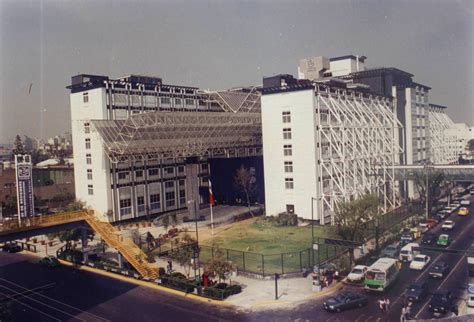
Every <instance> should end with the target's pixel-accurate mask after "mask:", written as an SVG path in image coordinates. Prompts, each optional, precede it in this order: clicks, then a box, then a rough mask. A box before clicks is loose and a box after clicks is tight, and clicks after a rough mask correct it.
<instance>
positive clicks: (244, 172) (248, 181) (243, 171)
mask: <svg viewBox="0 0 474 322" xmlns="http://www.w3.org/2000/svg"><path fill="white" fill-rule="evenodd" d="M234 186H235V187H236V188H237V189H238V190H239V191H241V192H243V193H244V194H245V199H246V201H247V207H249V208H250V196H251V195H252V194H253V193H254V192H255V190H256V186H255V177H254V176H253V175H252V173H251V171H250V169H248V168H246V167H244V165H243V164H242V165H241V166H240V168H239V169H237V171H236V172H235V175H234Z"/></svg>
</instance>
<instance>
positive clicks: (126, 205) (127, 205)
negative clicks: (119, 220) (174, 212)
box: [119, 190, 186, 216]
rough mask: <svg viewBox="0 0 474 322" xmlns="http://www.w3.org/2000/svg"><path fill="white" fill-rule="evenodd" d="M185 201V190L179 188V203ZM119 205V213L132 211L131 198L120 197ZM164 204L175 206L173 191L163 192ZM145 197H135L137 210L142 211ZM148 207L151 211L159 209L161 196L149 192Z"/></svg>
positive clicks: (123, 213) (182, 203) (127, 213)
mask: <svg viewBox="0 0 474 322" xmlns="http://www.w3.org/2000/svg"><path fill="white" fill-rule="evenodd" d="M185 203H186V191H184V190H180V191H179V204H181V205H184V204H185ZM119 205H120V215H121V216H125V215H130V214H131V213H132V199H130V198H127V199H121V200H120V202H119ZM165 205H166V207H167V208H170V207H175V206H176V194H175V192H174V191H168V192H165ZM145 207H146V206H145V197H144V196H139V197H137V208H138V212H139V213H141V212H144V211H145V210H146V208H145ZM149 207H150V208H149V209H150V210H151V211H154V210H159V209H161V197H160V194H159V193H156V194H151V195H150V205H149Z"/></svg>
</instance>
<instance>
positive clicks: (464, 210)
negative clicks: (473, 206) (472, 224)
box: [458, 207, 469, 216]
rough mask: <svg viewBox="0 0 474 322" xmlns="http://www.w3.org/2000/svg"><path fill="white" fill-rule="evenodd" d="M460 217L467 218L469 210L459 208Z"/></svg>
mask: <svg viewBox="0 0 474 322" xmlns="http://www.w3.org/2000/svg"><path fill="white" fill-rule="evenodd" d="M458 215H459V216H467V215H469V209H467V208H466V207H461V208H459V211H458Z"/></svg>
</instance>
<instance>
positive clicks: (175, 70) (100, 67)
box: [0, 0, 474, 143]
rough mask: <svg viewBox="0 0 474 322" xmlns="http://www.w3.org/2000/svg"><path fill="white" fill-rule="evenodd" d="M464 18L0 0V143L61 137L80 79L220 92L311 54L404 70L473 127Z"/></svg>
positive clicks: (450, 12) (291, 68) (240, 5)
mask: <svg viewBox="0 0 474 322" xmlns="http://www.w3.org/2000/svg"><path fill="white" fill-rule="evenodd" d="M473 18H474V1H472V0H468V1H453V0H450V1H434V0H433V1H422V0H411V1H400V2H398V1H393V0H390V1H389V0H386V1H299V2H298V1H291V2H290V1H281V2H276V1H209V2H207V1H190V0H188V1H116V0H113V1H112V0H110V1H38V0H35V1H21V0H12V1H8V0H0V143H5V142H10V141H12V138H13V137H14V135H15V134H16V133H20V134H27V135H29V136H32V137H42V138H47V137H50V136H54V135H55V134H60V133H62V132H65V131H68V130H70V121H69V119H70V113H69V108H70V107H69V92H68V90H67V89H66V88H65V87H66V86H67V85H68V84H70V78H71V76H72V75H75V74H78V73H90V74H99V75H107V76H110V77H118V76H121V75H127V74H145V75H151V76H159V77H162V78H163V80H164V82H165V83H168V84H180V85H191V86H197V87H201V88H210V89H225V88H229V87H234V86H242V85H257V84H261V80H262V77H263V76H269V75H274V74H279V73H291V74H295V75H296V70H297V65H298V60H299V59H300V58H304V57H310V56H319V55H324V56H327V57H334V56H340V55H346V54H355V55H365V56H367V57H368V60H367V62H366V63H367V65H368V66H369V67H374V66H386V67H392V66H393V67H397V68H400V69H402V70H406V71H408V72H410V73H412V74H414V75H415V81H417V82H419V83H422V84H426V85H428V86H431V87H432V88H433V89H432V91H431V93H430V102H432V103H437V104H442V105H447V106H448V107H449V108H448V114H449V115H450V116H451V117H452V118H453V120H454V121H455V122H467V123H470V124H474V106H473V88H474V82H473V30H474V28H473V21H474V19H473ZM30 83H33V86H32V88H31V93H30V94H28V91H29V86H30Z"/></svg>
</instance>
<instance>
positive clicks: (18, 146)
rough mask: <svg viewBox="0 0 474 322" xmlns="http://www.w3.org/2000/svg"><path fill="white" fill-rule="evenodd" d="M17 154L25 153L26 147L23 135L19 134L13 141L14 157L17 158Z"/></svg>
mask: <svg viewBox="0 0 474 322" xmlns="http://www.w3.org/2000/svg"><path fill="white" fill-rule="evenodd" d="M17 154H25V147H24V146H23V142H22V141H21V136H20V135H19V134H17V135H16V137H15V142H14V143H13V150H12V158H13V159H14V158H15V155H17Z"/></svg>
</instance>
